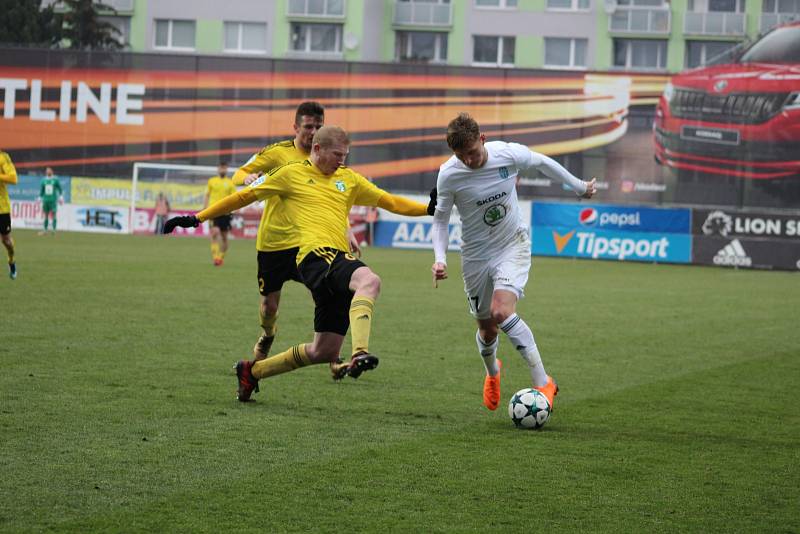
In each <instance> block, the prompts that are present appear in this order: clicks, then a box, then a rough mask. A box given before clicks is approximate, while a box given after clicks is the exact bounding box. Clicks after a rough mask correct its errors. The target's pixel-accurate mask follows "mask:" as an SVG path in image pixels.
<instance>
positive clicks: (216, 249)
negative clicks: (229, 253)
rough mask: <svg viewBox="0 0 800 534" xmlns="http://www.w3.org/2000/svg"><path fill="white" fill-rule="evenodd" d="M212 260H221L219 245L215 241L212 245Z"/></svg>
mask: <svg viewBox="0 0 800 534" xmlns="http://www.w3.org/2000/svg"><path fill="white" fill-rule="evenodd" d="M211 258H212V259H215V260H216V259H217V258H219V245H218V244H216V243H214V242H213V241H212V243H211Z"/></svg>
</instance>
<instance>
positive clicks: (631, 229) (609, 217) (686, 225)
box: [531, 202, 692, 263]
mask: <svg viewBox="0 0 800 534" xmlns="http://www.w3.org/2000/svg"><path fill="white" fill-rule="evenodd" d="M531 228H532V239H531V252H532V253H533V254H534V255H541V256H555V257H571V258H591V259H605V260H617V261H637V262H648V263H690V262H691V260H692V237H691V235H690V232H691V210H689V209H671V208H653V207H646V206H615V205H607V204H591V205H589V204H582V203H556V202H533V206H532V209H531Z"/></svg>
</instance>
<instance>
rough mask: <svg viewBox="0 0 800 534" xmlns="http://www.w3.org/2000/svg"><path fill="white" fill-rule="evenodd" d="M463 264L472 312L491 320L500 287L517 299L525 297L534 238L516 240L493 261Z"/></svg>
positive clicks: (477, 317) (475, 315)
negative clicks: (493, 303) (494, 295)
mask: <svg viewBox="0 0 800 534" xmlns="http://www.w3.org/2000/svg"><path fill="white" fill-rule="evenodd" d="M461 267H462V273H463V276H464V292H465V293H466V294H467V301H468V302H469V311H470V313H471V314H472V316H473V317H475V318H476V319H488V318H489V317H490V316H491V311H492V310H491V306H492V294H493V293H494V291H495V290H496V289H504V290H506V291H511V292H512V293H514V294H515V295H517V299H521V298H522V297H523V296H524V289H525V284H527V283H528V272H529V271H530V269H531V245H530V241H529V240H527V239H525V240H524V241H521V242H518V243H515V244H514V245H513V246H510V247H508V248H506V249H505V250H504V251H502V252H501V253H499V254H498V255H497V257H495V258H493V259H491V260H473V261H470V260H465V261H462V262H461Z"/></svg>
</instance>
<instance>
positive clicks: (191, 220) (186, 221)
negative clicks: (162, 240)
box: [164, 215, 200, 234]
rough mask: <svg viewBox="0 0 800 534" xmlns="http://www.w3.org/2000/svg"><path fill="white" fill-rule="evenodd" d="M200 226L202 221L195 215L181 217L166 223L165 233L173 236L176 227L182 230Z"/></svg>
mask: <svg viewBox="0 0 800 534" xmlns="http://www.w3.org/2000/svg"><path fill="white" fill-rule="evenodd" d="M199 224H200V219H198V218H197V217H195V216H194V215H181V216H180V217H173V218H171V219H169V220H168V221H167V222H165V223H164V233H165V234H171V233H172V231H173V230H174V229H175V227H177V226H180V227H181V228H197V226H198V225H199Z"/></svg>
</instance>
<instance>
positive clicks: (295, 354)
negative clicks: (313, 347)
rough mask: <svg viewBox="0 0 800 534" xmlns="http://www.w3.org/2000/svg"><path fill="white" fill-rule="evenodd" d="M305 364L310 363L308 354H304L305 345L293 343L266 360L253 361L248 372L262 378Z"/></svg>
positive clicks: (292, 369) (286, 371)
mask: <svg viewBox="0 0 800 534" xmlns="http://www.w3.org/2000/svg"><path fill="white" fill-rule="evenodd" d="M306 365H311V360H310V359H309V358H308V354H306V345H305V343H303V344H301V345H295V346H294V347H291V348H289V349H288V350H285V351H283V352H281V353H280V354H276V355H275V356H270V357H269V358H267V359H266V360H261V361H258V362H256V363H254V364H253V367H252V368H251V370H250V372H251V373H253V376H254V377H256V378H258V379H262V378H267V377H270V376H275V375H279V374H282V373H288V372H289V371H294V370H295V369H299V368H300V367H305V366H306Z"/></svg>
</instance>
